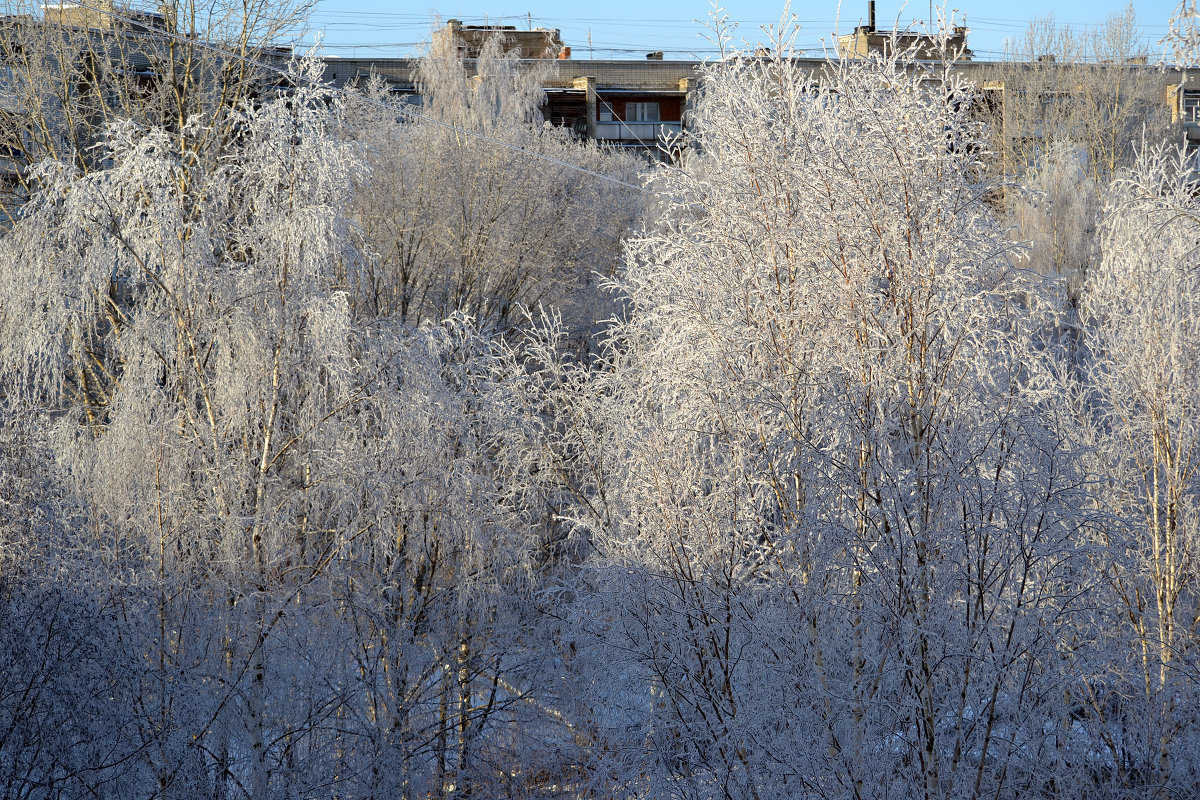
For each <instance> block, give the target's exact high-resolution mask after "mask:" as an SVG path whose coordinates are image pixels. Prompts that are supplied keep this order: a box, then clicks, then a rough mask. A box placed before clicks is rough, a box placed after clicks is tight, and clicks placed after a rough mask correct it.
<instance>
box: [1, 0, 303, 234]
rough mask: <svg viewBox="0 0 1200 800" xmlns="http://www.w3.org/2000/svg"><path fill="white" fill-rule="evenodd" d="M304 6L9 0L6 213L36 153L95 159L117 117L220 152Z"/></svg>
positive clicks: (204, 153) (253, 1) (97, 162)
mask: <svg viewBox="0 0 1200 800" xmlns="http://www.w3.org/2000/svg"><path fill="white" fill-rule="evenodd" d="M309 5H310V4H308V3H305V2H285V3H268V2H264V1H263V0H250V2H238V3H231V2H220V1H218V2H210V3H197V2H195V0H166V1H165V2H157V3H154V4H150V6H149V7H150V8H151V9H153V11H152V12H147V11H144V10H141V9H137V8H135V7H131V6H129V5H123V4H116V5H114V3H113V2H112V0H96V1H95V2H93V3H81V4H78V5H75V4H66V5H62V4H47V5H43V4H40V3H35V2H29V1H28V0H6V2H5V3H4V6H3V12H4V15H5V16H4V24H3V25H2V26H0V59H2V60H3V61H4V64H5V82H4V87H3V89H2V90H0V91H2V94H3V98H4V109H3V113H0V141H2V142H3V145H4V158H5V161H4V167H5V170H6V172H7V175H6V176H5V177H6V178H7V179H10V180H11V181H12V182H13V185H10V186H6V187H5V188H6V189H10V190H14V191H13V192H12V193H8V192H6V193H5V195H4V196H3V197H2V198H0V203H2V204H3V210H4V212H5V213H6V214H11V213H13V212H14V211H15V209H16V208H17V207H19V205H20V203H21V202H23V200H24V198H25V197H27V196H28V195H29V192H30V191H31V190H33V189H35V188H36V187H35V186H34V185H33V184H32V183H31V181H33V180H34V178H35V175H36V174H37V173H35V172H31V171H30V168H31V167H33V166H34V165H35V164H37V163H39V162H41V161H42V160H44V159H48V158H49V159H55V160H59V161H63V162H71V163H72V164H73V165H74V166H75V167H76V168H78V169H82V170H89V169H92V168H94V167H97V166H101V165H102V164H103V154H104V152H105V151H104V149H103V148H97V147H95V145H97V144H98V142H99V140H100V139H101V138H102V137H103V135H104V131H105V129H106V128H107V126H108V125H110V124H112V123H114V122H118V121H122V120H130V119H131V120H135V121H137V122H138V123H139V124H143V125H150V126H155V127H159V128H162V129H163V130H164V131H166V132H168V134H169V136H170V138H171V140H172V146H173V147H174V148H175V149H177V150H178V151H179V152H180V154H181V155H183V154H185V153H190V156H189V157H191V158H209V157H211V156H212V155H213V154H214V153H216V152H219V151H221V150H222V148H224V147H225V146H226V145H227V144H229V142H230V140H231V139H232V138H233V137H235V136H236V134H237V131H236V124H235V120H236V118H237V113H236V112H237V109H238V107H239V106H240V105H241V104H242V103H244V102H247V101H251V100H254V99H255V98H259V97H261V96H263V95H264V94H267V93H269V92H270V91H271V90H272V87H274V86H276V85H277V84H278V83H279V81H278V74H277V68H278V67H281V66H286V64H285V63H284V61H283V60H281V59H280V58H279V52H278V50H276V49H275V48H276V47H277V46H278V44H279V43H280V41H281V40H286V39H287V38H288V37H289V36H291V35H292V34H294V33H295V32H296V31H297V30H298V29H299V27H300V26H301V25H302V24H303V22H304V20H305V17H306V15H307V11H308V8H309ZM268 62H269V63H268ZM200 118H203V119H204V120H206V123H205V124H203V125H201V124H196V120H197V119H200ZM189 120H191V121H192V122H191V124H189Z"/></svg>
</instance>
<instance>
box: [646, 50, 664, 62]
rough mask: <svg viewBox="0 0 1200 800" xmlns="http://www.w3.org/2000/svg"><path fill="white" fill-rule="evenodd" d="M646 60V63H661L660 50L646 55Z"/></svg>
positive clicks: (661, 55)
mask: <svg viewBox="0 0 1200 800" xmlns="http://www.w3.org/2000/svg"><path fill="white" fill-rule="evenodd" d="M646 60H647V61H662V60H663V54H662V50H655V51H654V52H653V53H646Z"/></svg>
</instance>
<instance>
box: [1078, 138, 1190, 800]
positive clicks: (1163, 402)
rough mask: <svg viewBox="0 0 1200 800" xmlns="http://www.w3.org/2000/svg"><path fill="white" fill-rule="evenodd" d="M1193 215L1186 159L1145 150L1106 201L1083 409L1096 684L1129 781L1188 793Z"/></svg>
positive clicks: (1088, 323) (1106, 729)
mask: <svg viewBox="0 0 1200 800" xmlns="http://www.w3.org/2000/svg"><path fill="white" fill-rule="evenodd" d="M1198 237H1200V209H1198V208H1197V203H1196V183H1195V174H1194V162H1193V160H1192V159H1190V158H1186V157H1185V156H1184V154H1183V153H1182V152H1179V151H1177V150H1175V149H1173V148H1171V149H1164V148H1161V147H1159V148H1155V147H1146V148H1145V149H1144V150H1143V151H1142V152H1141V154H1140V155H1139V157H1138V159H1137V162H1136V164H1135V166H1134V169H1133V171H1132V172H1131V174H1130V175H1129V176H1128V177H1127V178H1125V179H1123V180H1121V181H1120V182H1118V183H1117V184H1116V185H1115V186H1114V189H1113V191H1112V193H1111V194H1110V196H1109V199H1108V204H1107V207H1106V209H1105V222H1104V226H1103V228H1102V229H1101V232H1100V240H1099V250H1100V257H1099V261H1098V264H1097V266H1096V268H1095V269H1094V270H1093V271H1092V273H1090V274H1089V278H1088V281H1087V283H1086V285H1085V286H1084V292H1083V300H1082V302H1081V312H1082V317H1083V327H1082V335H1083V341H1084V343H1085V346H1086V354H1085V356H1084V358H1085V361H1086V363H1087V368H1088V372H1087V376H1086V383H1085V385H1084V388H1083V389H1082V392H1083V395H1082V398H1081V406H1082V407H1084V408H1085V409H1086V412H1085V413H1086V418H1087V420H1088V424H1087V425H1086V426H1085V430H1086V431H1087V432H1088V435H1089V439H1090V444H1091V446H1092V448H1093V453H1094V467H1093V468H1094V469H1095V471H1096V474H1097V476H1098V480H1099V485H1098V487H1097V496H1098V500H1099V504H1100V507H1101V508H1102V509H1104V510H1105V511H1107V512H1108V513H1109V514H1111V518H1110V520H1109V521H1108V523H1107V525H1105V527H1104V528H1103V529H1102V530H1103V539H1102V544H1103V545H1104V548H1105V551H1104V552H1105V553H1106V554H1107V560H1106V563H1105V565H1104V567H1103V572H1104V575H1105V577H1106V578H1108V580H1109V581H1110V582H1111V587H1112V592H1113V600H1112V601H1111V602H1112V603H1113V606H1114V607H1115V608H1116V609H1118V613H1117V614H1116V616H1115V618H1114V622H1113V626H1112V627H1111V628H1110V629H1109V630H1108V631H1106V633H1107V635H1106V636H1104V637H1103V643H1104V644H1105V645H1107V649H1106V650H1104V651H1102V652H1103V653H1104V656H1106V657H1107V658H1108V659H1111V661H1106V662H1105V663H1103V664H1102V667H1103V669H1098V670H1097V671H1096V672H1095V674H1094V678H1093V682H1094V689H1093V695H1092V697H1091V700H1092V704H1093V706H1094V709H1093V710H1094V713H1095V717H1096V721H1097V723H1098V730H1099V731H1100V732H1101V733H1099V734H1098V736H1099V737H1100V738H1101V739H1102V741H1103V743H1104V745H1105V747H1106V748H1108V749H1109V750H1110V751H1111V752H1110V759H1111V761H1112V763H1113V764H1114V765H1115V769H1116V770H1117V771H1118V774H1119V778H1120V781H1121V782H1122V783H1123V784H1124V785H1125V786H1127V787H1128V786H1130V785H1142V786H1153V787H1159V788H1158V789H1156V791H1162V792H1172V791H1176V790H1177V789H1178V788H1179V787H1183V786H1190V785H1191V782H1192V781H1194V777H1192V775H1193V773H1192V770H1194V768H1195V765H1194V761H1193V760H1192V758H1191V756H1193V755H1194V754H1195V752H1196V747H1197V741H1198V740H1197V735H1198V729H1197V723H1198V722H1200V720H1198V719H1197V716H1196V713H1195V710H1194V705H1195V702H1194V700H1193V699H1192V698H1194V697H1195V693H1196V691H1197V672H1196V669H1197V665H1198V662H1197V656H1198V655H1200V652H1198V650H1197V634H1198V633H1200V631H1198V630H1197V627H1196V626H1197V621H1198V619H1200V617H1198V616H1197V613H1196V602H1197V583H1196V580H1197V566H1198V561H1197V559H1198V557H1200V538H1198V536H1200V528H1198V516H1197V491H1198V490H1200V479H1198V477H1197V467H1198V466H1200V462H1198V460H1197V458H1198V456H1200V452H1198V447H1200V429H1198V428H1197V418H1198V413H1200V393H1198V388H1200V375H1198V373H1197V370H1198V369H1200V336H1198V335H1197V334H1198V332H1197V331H1196V327H1195V326H1196V318H1197V313H1198V311H1200V272H1198V271H1197V253H1196V242H1197V241H1198Z"/></svg>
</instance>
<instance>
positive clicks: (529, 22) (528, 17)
mask: <svg viewBox="0 0 1200 800" xmlns="http://www.w3.org/2000/svg"><path fill="white" fill-rule="evenodd" d="M929 2H931V3H932V2H933V0H929ZM525 27H526V28H528V29H529V30H533V12H532V11H526V12H525Z"/></svg>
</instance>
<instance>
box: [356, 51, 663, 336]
mask: <svg viewBox="0 0 1200 800" xmlns="http://www.w3.org/2000/svg"><path fill="white" fill-rule="evenodd" d="M553 69H555V68H554V67H553V66H547V65H545V64H544V63H543V64H538V63H532V64H531V63H529V62H520V61H518V60H517V59H516V58H514V57H512V56H507V55H504V54H503V53H502V52H501V49H500V44H499V41H498V40H497V41H492V42H489V43H488V44H487V45H486V46H485V47H484V48H483V52H482V53H481V54H480V56H479V58H478V59H473V60H472V62H471V64H470V65H469V66H468V64H467V63H466V62H465V61H464V59H462V58H461V57H460V56H459V54H458V51H457V49H456V48H455V46H454V42H452V41H450V40H446V39H442V40H439V41H438V42H436V43H435V45H434V49H433V50H431V51H430V52H429V54H428V55H426V56H425V57H424V59H423V60H422V62H421V68H420V77H419V87H418V88H419V91H420V93H421V103H420V104H419V105H410V104H408V102H406V101H403V100H400V101H397V100H390V101H389V100H385V98H384V96H383V95H382V94H381V93H379V92H374V93H372V94H371V96H370V97H369V98H368V99H369V102H367V103H364V104H362V105H360V106H359V107H358V108H359V112H358V113H359V114H360V116H359V117H358V118H357V120H356V121H355V122H354V126H355V130H356V133H357V135H358V136H359V137H360V138H361V140H362V141H363V142H364V144H366V145H367V146H368V148H369V153H370V156H369V160H370V162H371V166H372V171H371V178H370V184H369V185H368V186H365V187H363V191H360V192H359V193H358V194H357V198H358V199H357V201H356V207H355V209H356V219H357V220H358V221H359V222H360V224H361V225H362V227H363V230H364V233H365V235H366V237H367V240H368V242H369V243H370V246H371V248H372V249H373V250H374V252H375V253H376V254H377V259H376V261H375V262H374V263H373V266H372V270H371V272H370V273H369V275H368V281H369V282H368V283H367V284H366V285H364V286H362V287H361V291H360V294H359V295H358V296H359V298H360V299H361V302H362V303H363V304H364V306H365V307H366V308H369V309H371V311H372V313H376V314H381V315H386V316H393V317H395V318H397V319H399V320H402V321H410V322H412V323H419V322H420V321H421V320H426V319H428V320H434V321H439V320H441V319H444V318H446V317H448V316H450V315H451V314H452V313H454V312H455V311H461V312H464V313H467V314H470V315H471V316H473V317H475V318H478V319H481V320H483V319H497V320H502V321H504V322H507V323H512V322H515V321H518V320H519V319H520V318H521V314H520V311H519V308H520V306H522V305H524V306H529V307H533V306H536V305H537V304H539V303H545V304H547V305H553V306H555V307H558V308H560V309H561V310H562V311H563V313H565V314H566V315H567V316H566V320H567V322H568V323H569V324H570V325H571V326H572V327H574V328H576V329H584V330H585V331H586V330H587V329H588V328H590V326H592V325H593V324H595V323H596V322H598V321H600V320H603V319H605V318H607V316H608V315H609V313H610V310H609V308H608V307H607V306H605V305H604V304H603V302H601V301H600V292H599V291H598V288H597V284H598V282H599V280H600V279H602V278H603V277H606V276H610V275H611V274H612V273H613V271H614V269H615V267H616V264H617V262H618V259H619V257H620V242H621V238H622V237H623V236H624V235H625V234H626V233H627V232H628V231H629V230H630V228H631V227H632V226H633V223H634V220H635V219H636V218H637V216H638V214H639V211H640V205H641V201H640V199H639V198H638V196H637V195H636V194H631V193H630V192H629V191H628V189H627V188H623V187H618V186H614V185H612V184H611V183H607V182H605V181H601V180H597V179H596V178H595V177H594V176H593V175H588V174H586V172H583V171H581V170H588V171H591V172H596V173H600V174H603V175H608V176H611V177H613V178H616V179H618V180H624V181H626V182H629V183H635V184H636V183H637V182H638V181H639V178H638V168H637V166H636V164H635V163H634V162H633V161H632V159H630V158H628V157H626V156H623V155H619V154H617V153H613V152H605V151H603V150H601V149H600V148H598V147H597V146H596V145H595V144H593V143H585V142H581V141H577V140H575V139H574V138H572V136H571V134H570V133H569V132H568V131H566V130H563V129H560V128H555V127H552V126H550V125H549V124H548V123H545V122H544V121H543V120H542V117H541V113H540V110H539V109H540V107H541V105H542V104H543V102H544V99H545V94H544V92H543V89H542V87H543V86H544V85H545V80H546V79H547V78H548V77H549V74H550V72H551V71H552V70H553ZM414 111H416V112H417V113H419V115H420V116H419V117H416V116H414V115H413V112H414Z"/></svg>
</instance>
